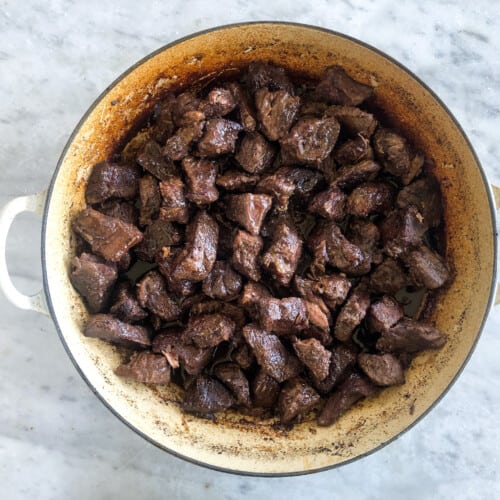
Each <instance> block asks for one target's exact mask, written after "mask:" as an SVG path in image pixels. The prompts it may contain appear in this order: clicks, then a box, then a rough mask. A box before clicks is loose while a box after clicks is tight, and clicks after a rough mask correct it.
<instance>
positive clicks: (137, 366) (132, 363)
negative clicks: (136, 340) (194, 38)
mask: <svg viewBox="0 0 500 500" xmlns="http://www.w3.org/2000/svg"><path fill="white" fill-rule="evenodd" d="M115 373H116V374H117V375H118V376H120V377H126V378H131V379H133V380H135V381H137V382H143V383H145V384H168V383H169V382H170V366H169V365H168V362H167V360H166V358H165V356H162V355H161V354H152V353H150V352H135V353H134V354H132V356H131V358H130V360H129V361H128V362H127V363H122V364H121V365H119V366H118V367H117V368H116V370H115Z"/></svg>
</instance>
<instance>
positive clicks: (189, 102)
mask: <svg viewBox="0 0 500 500" xmlns="http://www.w3.org/2000/svg"><path fill="white" fill-rule="evenodd" d="M199 107H200V99H199V98H198V97H196V95H195V94H194V93H193V92H182V93H181V94H179V95H178V96H177V97H176V98H175V102H174V103H173V106H172V117H173V119H174V122H175V124H176V125H177V126H178V127H182V126H183V125H184V123H186V118H185V115H186V114H187V115H188V116H190V114H192V113H193V112H196V111H199Z"/></svg>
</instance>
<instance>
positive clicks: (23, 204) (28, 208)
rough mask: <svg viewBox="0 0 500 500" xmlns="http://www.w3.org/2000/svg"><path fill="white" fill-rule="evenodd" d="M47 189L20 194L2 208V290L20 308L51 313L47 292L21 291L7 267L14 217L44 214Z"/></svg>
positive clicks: (0, 287)
mask: <svg viewBox="0 0 500 500" xmlns="http://www.w3.org/2000/svg"><path fill="white" fill-rule="evenodd" d="M46 198H47V191H42V192H41V193H36V194H32V195H28V196H20V197H18V198H14V199H13V200H11V201H9V202H8V203H7V204H6V205H5V206H3V207H2V208H1V209H0V290H1V291H2V292H3V293H4V295H5V296H6V297H7V299H8V300H9V301H10V302H12V303H13V304H14V305H15V306H17V307H19V308H20V309H29V310H31V311H37V312H40V313H42V314H46V315H47V316H48V315H49V310H48V307H47V303H46V300H45V293H44V291H43V288H42V290H40V291H39V292H38V293H35V294H34V295H25V294H23V293H21V292H20V291H19V290H18V289H17V288H16V287H15V286H14V283H12V279H11V277H10V274H9V269H8V267H7V255H6V248H7V237H8V235H9V229H10V227H11V226H12V223H13V222H14V219H15V218H16V217H17V216H18V215H19V214H20V213H22V212H33V213H36V214H38V215H40V216H42V215H43V209H44V207H45V200H46Z"/></svg>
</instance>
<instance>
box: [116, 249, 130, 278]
mask: <svg viewBox="0 0 500 500" xmlns="http://www.w3.org/2000/svg"><path fill="white" fill-rule="evenodd" d="M130 264H132V256H131V255H130V252H126V253H124V254H123V255H122V258H121V259H120V260H119V261H118V262H117V263H116V268H117V269H118V272H119V273H124V272H126V271H128V268H129V267H130Z"/></svg>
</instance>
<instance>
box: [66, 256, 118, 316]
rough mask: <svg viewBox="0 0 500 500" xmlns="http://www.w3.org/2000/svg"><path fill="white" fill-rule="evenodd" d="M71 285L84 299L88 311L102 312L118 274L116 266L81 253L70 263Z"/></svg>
mask: <svg viewBox="0 0 500 500" xmlns="http://www.w3.org/2000/svg"><path fill="white" fill-rule="evenodd" d="M69 277H70V280H71V284H72V285H73V286H74V287H75V289H76V290H77V291H78V293H79V294H80V295H82V296H83V297H84V298H85V301H86V302H87V305H88V308H89V311H90V312H92V313H96V312H99V311H102V309H103V308H104V307H105V306H106V305H107V302H108V299H109V296H110V294H111V290H112V289H113V285H114V284H115V282H116V278H117V277H118V273H117V272H116V265H115V264H111V263H109V262H105V261H103V260H102V259H100V258H99V257H96V256H95V255H92V254H90V253H82V254H81V255H80V257H74V258H73V260H72V261H71V274H70V276H69Z"/></svg>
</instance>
